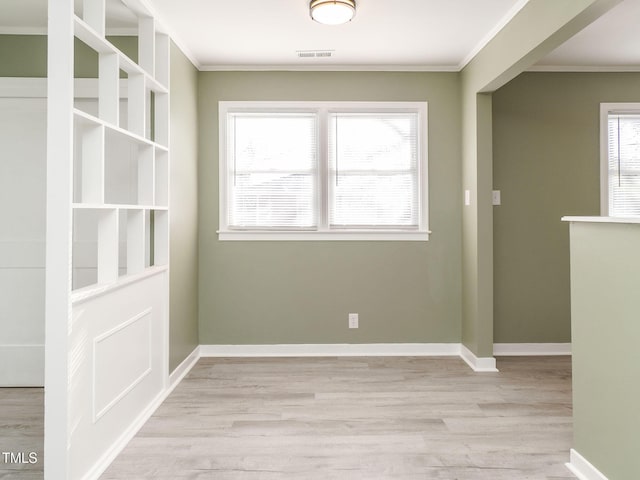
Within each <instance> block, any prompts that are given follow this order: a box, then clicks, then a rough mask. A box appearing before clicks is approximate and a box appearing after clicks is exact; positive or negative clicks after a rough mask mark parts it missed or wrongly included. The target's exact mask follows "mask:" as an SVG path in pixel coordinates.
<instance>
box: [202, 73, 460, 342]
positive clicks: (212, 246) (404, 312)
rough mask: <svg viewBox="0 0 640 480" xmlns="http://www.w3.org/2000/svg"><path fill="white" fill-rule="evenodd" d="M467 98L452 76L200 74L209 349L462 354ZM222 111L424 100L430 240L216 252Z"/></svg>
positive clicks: (231, 246) (254, 245) (234, 245)
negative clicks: (230, 104) (240, 106)
mask: <svg viewBox="0 0 640 480" xmlns="http://www.w3.org/2000/svg"><path fill="white" fill-rule="evenodd" d="M458 92H459V85H458V75H457V74H455V73H391V72H376V73H372V72H368V73H367V72H209V73H201V74H200V78H199V102H200V103H199V129H200V130H199V131H200V137H199V145H200V165H199V179H200V184H199V199H200V203H199V205H200V210H199V212H200V213H199V215H200V221H199V225H200V256H199V258H200V270H199V273H200V274H199V278H200V282H199V288H200V312H199V315H200V343H202V344H280V343H282V344H286V343H369V342H390V343H393V342H398V343H399V342H459V341H460V317H461V310H460V295H461V292H460V289H461V259H460V250H461V248H460V241H461V238H460V223H461V219H460V210H461V198H462V195H461V192H460V142H459V130H460V103H459V98H458ZM221 100H376V101H380V100H388V101H392V100H395V101H424V100H427V101H428V102H429V176H430V178H429V185H430V192H429V197H430V228H431V230H432V231H433V235H432V236H431V240H430V241H428V242H220V241H218V239H217V234H216V230H217V228H218V140H217V136H218V101H221ZM349 312H357V313H359V314H360V328H359V329H357V330H349V329H348V328H347V314H348V313H349Z"/></svg>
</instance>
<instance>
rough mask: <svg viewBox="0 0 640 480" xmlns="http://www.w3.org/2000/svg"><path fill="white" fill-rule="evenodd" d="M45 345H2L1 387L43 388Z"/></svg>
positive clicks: (0, 360) (0, 355)
mask: <svg viewBox="0 0 640 480" xmlns="http://www.w3.org/2000/svg"><path fill="white" fill-rule="evenodd" d="M43 386H44V345H0V387H43Z"/></svg>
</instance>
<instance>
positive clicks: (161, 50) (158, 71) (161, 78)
mask: <svg viewBox="0 0 640 480" xmlns="http://www.w3.org/2000/svg"><path fill="white" fill-rule="evenodd" d="M170 44H171V39H170V38H169V35H166V34H164V33H159V32H156V49H155V56H156V61H155V78H156V80H157V81H158V82H160V84H162V85H164V86H166V87H168V86H169V61H168V60H167V59H168V58H169V54H170V53H169V50H170Z"/></svg>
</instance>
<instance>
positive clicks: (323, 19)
mask: <svg viewBox="0 0 640 480" xmlns="http://www.w3.org/2000/svg"><path fill="white" fill-rule="evenodd" d="M309 11H310V13H311V18H313V19H314V20H315V21H316V22H318V23H323V24H325V25H340V24H341V23H347V22H349V21H351V19H352V18H353V17H354V15H355V14H356V0H311V3H310V4H309Z"/></svg>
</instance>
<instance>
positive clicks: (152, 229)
mask: <svg viewBox="0 0 640 480" xmlns="http://www.w3.org/2000/svg"><path fill="white" fill-rule="evenodd" d="M110 15H115V18H116V22H119V24H118V28H117V30H118V32H117V33H118V34H120V35H122V34H123V31H125V33H124V34H126V35H128V36H133V37H135V39H133V40H132V41H133V42H135V41H136V39H137V60H134V59H132V58H130V57H129V56H128V55H126V54H125V53H124V52H123V51H121V50H120V49H118V48H117V47H116V46H115V45H116V44H117V43H118V42H113V41H110V39H111V38H112V37H110V36H109V34H110V27H109V22H110V21H111V20H112V19H111V18H110ZM123 18H124V19H125V20H123ZM123 23H124V24H125V26H124V27H123V26H122V25H123ZM48 37H49V41H48V43H49V47H48V49H49V53H48V55H49V56H48V65H49V66H48V87H47V89H48V112H47V120H48V131H47V143H48V145H47V242H46V250H47V260H46V297H47V298H46V348H45V358H46V375H45V392H46V398H45V479H47V480H48V479H56V480H66V479H76V478H78V479H80V478H82V479H89V478H97V476H99V474H100V473H101V472H102V471H103V470H104V468H105V467H106V466H107V465H108V463H109V461H110V460H111V459H112V458H113V456H114V455H115V454H116V453H117V451H118V450H119V449H120V448H122V447H123V446H124V444H125V443H126V441H127V439H128V438H129V437H130V436H131V435H132V434H133V433H134V432H135V430H134V429H135V427H136V425H139V424H140V422H141V421H142V420H143V419H144V418H145V416H146V415H149V412H150V411H152V407H153V405H154V403H155V402H157V399H158V398H159V397H160V395H161V394H162V392H163V390H164V389H165V388H166V386H167V381H168V288H169V287H168V285H169V277H168V275H169V158H170V155H169V74H170V73H169V72H170V70H169V47H170V39H169V36H168V35H167V34H166V33H165V32H164V31H163V30H162V28H161V26H160V25H159V24H158V23H157V21H156V19H155V18H154V16H153V13H152V12H151V10H150V9H149V8H148V5H147V4H146V1H145V0H82V1H81V2H79V1H74V0H49V31H48ZM130 40H131V39H130ZM78 45H81V47H78ZM78 48H83V49H84V50H85V53H86V51H89V52H90V54H91V58H96V59H97V60H96V64H97V65H96V66H97V70H98V73H97V76H95V78H93V79H90V80H88V81H87V80H86V79H84V78H83V79H79V78H75V74H74V71H77V65H75V68H74V59H75V58H76V55H78V56H79V52H78V50H77V49H78ZM79 85H80V86H79ZM87 85H88V87H87ZM87 90H89V91H90V92H93V93H89V94H88V93H87Z"/></svg>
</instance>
